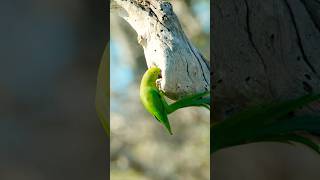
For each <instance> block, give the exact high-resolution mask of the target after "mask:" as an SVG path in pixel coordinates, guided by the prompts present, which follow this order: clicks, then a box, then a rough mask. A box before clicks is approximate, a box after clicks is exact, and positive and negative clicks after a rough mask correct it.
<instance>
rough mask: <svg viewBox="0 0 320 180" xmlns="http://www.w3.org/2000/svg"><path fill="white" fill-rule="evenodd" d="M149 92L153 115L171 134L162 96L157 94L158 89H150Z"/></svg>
mask: <svg viewBox="0 0 320 180" xmlns="http://www.w3.org/2000/svg"><path fill="white" fill-rule="evenodd" d="M149 93H150V94H149V95H150V98H151V101H152V102H151V103H152V107H153V109H152V112H153V113H152V114H153V116H154V117H155V118H156V119H157V120H158V121H159V122H160V123H162V124H163V125H164V126H165V127H166V128H167V130H168V131H169V133H170V134H172V131H171V127H170V123H169V120H168V117H167V112H166V109H165V104H164V102H163V100H162V96H161V95H160V94H159V91H158V90H153V89H152V90H151V91H150V92H149Z"/></svg>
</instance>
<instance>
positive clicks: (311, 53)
mask: <svg viewBox="0 0 320 180" xmlns="http://www.w3.org/2000/svg"><path fill="white" fill-rule="evenodd" d="M212 14H213V17H212V18H213V19H212V22H213V24H212V31H211V32H212V34H213V37H214V40H213V46H212V53H213V55H212V57H213V69H214V70H213V72H214V75H213V78H214V81H213V86H214V98H213V99H214V105H215V108H216V109H215V113H214V117H215V119H216V120H221V119H224V118H225V117H226V116H228V115H229V114H232V113H234V112H237V111H239V110H240V109H242V108H245V107H246V106H249V105H252V104H255V103H260V102H261V101H273V100H279V99H291V98H296V97H300V96H302V95H305V94H308V93H319V92H320V1H319V0H240V1H238V0H214V1H213V5H212ZM309 110H313V111H316V110H318V112H319V108H316V106H313V107H309Z"/></svg>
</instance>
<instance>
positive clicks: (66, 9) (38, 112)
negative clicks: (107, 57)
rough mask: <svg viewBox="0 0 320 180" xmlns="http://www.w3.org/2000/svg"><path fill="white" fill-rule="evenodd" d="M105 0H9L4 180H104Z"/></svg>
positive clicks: (2, 45) (4, 12)
mask: <svg viewBox="0 0 320 180" xmlns="http://www.w3.org/2000/svg"><path fill="white" fill-rule="evenodd" d="M105 7H106V1H104V0H98V1H87V0H77V1H73V0H71V1H62V0H45V1H38V0H30V1H12V0H3V1H1V6H0V12H1V15H0V20H1V23H0V25H1V28H0V39H1V42H0V51H1V52H0V179H1V180H44V179H45V180H57V179H70V180H71V179H77V180H88V179H95V180H97V179H105V178H106V176H107V172H106V168H107V163H106V159H105V157H106V150H107V143H106V137H105V136H104V133H103V129H102V127H101V124H100V123H99V120H98V118H97V115H96V112H95V108H94V98H95V89H96V75H97V71H98V65H99V63H100V58H101V54H102V52H103V49H104V47H105V45H106V41H105V39H106V37H107V34H106V31H107V28H106V27H107V26H106V20H107V16H106V8H105Z"/></svg>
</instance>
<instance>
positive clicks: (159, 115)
mask: <svg viewBox="0 0 320 180" xmlns="http://www.w3.org/2000/svg"><path fill="white" fill-rule="evenodd" d="M159 78H161V70H160V68H158V67H152V68H149V69H148V70H147V71H146V72H145V73H144V75H143V77H142V80H141V84H140V99H141V101H142V104H143V105H144V107H145V108H146V109H147V111H148V112H149V113H151V114H152V115H153V116H154V117H155V118H156V119H157V120H158V121H159V122H160V123H161V124H163V125H164V126H165V127H166V129H167V130H168V131H169V133H170V134H171V135H172V131H171V127H170V123H169V120H168V116H167V114H170V113H172V112H174V111H176V110H178V109H180V108H184V107H188V106H203V107H206V108H208V109H209V108H210V96H209V97H208V95H209V92H203V93H199V94H196V95H192V96H187V97H185V98H183V99H180V100H179V101H176V102H175V103H172V104H171V105H169V104H168V103H167V102H166V100H165V99H164V94H163V93H162V92H161V91H160V90H158V88H157V86H156V80H157V79H159Z"/></svg>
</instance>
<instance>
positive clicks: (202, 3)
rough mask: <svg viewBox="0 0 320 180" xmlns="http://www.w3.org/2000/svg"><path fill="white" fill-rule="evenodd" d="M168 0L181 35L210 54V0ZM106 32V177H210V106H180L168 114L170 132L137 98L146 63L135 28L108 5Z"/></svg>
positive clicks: (120, 179)
mask: <svg viewBox="0 0 320 180" xmlns="http://www.w3.org/2000/svg"><path fill="white" fill-rule="evenodd" d="M170 2H171V3H172V5H173V9H174V11H175V13H176V14H177V16H178V18H179V20H180V22H181V24H182V27H183V29H184V31H185V33H186V35H187V36H188V37H189V39H190V40H191V41H192V42H193V43H194V44H195V46H196V47H197V48H198V49H199V50H200V51H201V52H202V53H203V55H204V56H205V57H206V58H207V59H208V60H209V59H210V40H209V39H210V5H209V0H172V1H170ZM110 32H111V34H110V40H111V41H110V63H111V64H110V66H111V67H110V68H111V69H110V74H111V76H110V82H111V101H110V103H111V119H110V120H111V144H110V146H111V149H110V158H111V164H110V165H111V179H112V180H146V179H152V180H157V179H159V180H164V179H169V180H170V179H184V180H193V179H195V180H207V179H209V178H210V158H209V157H210V153H209V145H210V141H209V140H210V129H209V126H210V120H209V116H210V112H209V111H208V110H206V109H203V108H185V109H181V110H179V111H177V112H175V113H173V114H171V115H169V119H170V121H171V124H172V125H171V126H172V130H173V133H174V135H173V136H170V135H169V134H168V133H167V131H166V130H165V129H164V128H163V127H162V126H161V125H160V124H159V123H158V122H157V121H156V120H155V119H154V118H153V117H152V116H151V115H150V114H148V112H147V111H146V110H145V109H144V108H143V105H142V104H141V102H140V98H139V85H140V80H141V78H142V75H143V73H144V72H145V71H146V69H147V66H146V61H145V58H144V54H143V49H142V47H141V46H140V45H139V44H138V43H137V40H136V39H137V34H136V32H135V31H134V30H133V29H132V28H131V27H130V26H129V24H128V23H127V22H126V21H124V20H123V19H121V18H120V17H118V16H117V14H116V13H115V12H113V11H112V12H111V22H110Z"/></svg>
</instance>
